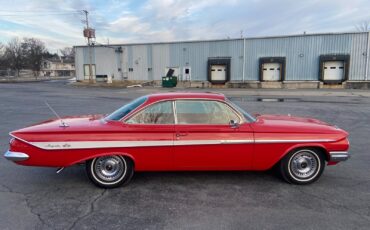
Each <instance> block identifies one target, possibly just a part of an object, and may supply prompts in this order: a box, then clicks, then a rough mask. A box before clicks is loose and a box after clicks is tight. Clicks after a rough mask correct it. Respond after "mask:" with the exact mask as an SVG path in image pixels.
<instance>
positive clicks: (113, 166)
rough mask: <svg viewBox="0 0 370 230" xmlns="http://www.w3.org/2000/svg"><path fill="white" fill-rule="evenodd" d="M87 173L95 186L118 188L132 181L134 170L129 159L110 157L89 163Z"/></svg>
mask: <svg viewBox="0 0 370 230" xmlns="http://www.w3.org/2000/svg"><path fill="white" fill-rule="evenodd" d="M86 172H87V175H88V176H89V178H90V180H91V181H92V182H93V183H94V184H95V185H97V186H99V187H102V188H116V187H119V186H121V185H123V184H125V183H128V182H129V181H130V179H131V177H132V176H133V173H134V169H133V164H132V161H131V160H130V159H129V158H126V157H123V156H120V155H110V156H102V157H97V158H94V159H92V160H90V161H88V162H87V164H86Z"/></svg>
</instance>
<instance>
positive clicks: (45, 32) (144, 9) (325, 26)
mask: <svg viewBox="0 0 370 230" xmlns="http://www.w3.org/2000/svg"><path fill="white" fill-rule="evenodd" d="M0 6H1V8H0V42H1V43H3V44H6V43H7V42H8V41H9V40H10V39H12V38H13V37H20V38H21V37H34V38H38V39H40V40H42V41H44V42H45V44H46V46H47V48H48V49H49V51H51V52H56V51H57V50H58V49H61V48H63V47H71V46H74V45H84V44H86V40H85V39H84V37H83V35H82V30H83V28H84V24H83V22H82V20H83V19H84V14H83V13H81V11H82V10H87V11H89V20H90V25H91V27H93V28H95V29H96V42H97V43H101V44H106V43H108V42H109V43H110V44H115V43H116V44H117V43H138V42H163V41H178V40H199V39H224V38H237V37H241V36H242V35H243V36H244V37H259V36H274V35H291V34H302V33H303V32H306V33H326V32H351V31H356V25H358V24H359V23H362V22H365V21H367V22H370V1H369V0H145V1H144V0H125V1H122V0H121V1H119V0H49V1H48V0H10V1H9V0H0Z"/></svg>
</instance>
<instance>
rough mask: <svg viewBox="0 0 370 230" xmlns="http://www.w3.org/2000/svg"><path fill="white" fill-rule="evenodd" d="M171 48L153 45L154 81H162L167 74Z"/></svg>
mask: <svg viewBox="0 0 370 230" xmlns="http://www.w3.org/2000/svg"><path fill="white" fill-rule="evenodd" d="M169 53H170V47H169V45H168V44H156V45H152V65H153V67H152V68H153V70H152V71H153V79H154V80H161V79H162V76H164V74H165V68H166V67H168V66H169V63H170V55H169Z"/></svg>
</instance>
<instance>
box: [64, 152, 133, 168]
mask: <svg viewBox="0 0 370 230" xmlns="http://www.w3.org/2000/svg"><path fill="white" fill-rule="evenodd" d="M111 155H119V156H123V157H128V158H130V159H131V160H132V162H133V163H134V165H135V158H134V157H133V156H132V155H131V154H129V153H123V152H105V153H97V154H93V155H90V156H88V157H85V158H81V159H79V160H76V161H73V162H71V163H69V164H68V165H67V166H66V167H68V166H71V165H74V164H78V163H82V162H85V161H88V160H92V159H94V158H97V157H103V156H111Z"/></svg>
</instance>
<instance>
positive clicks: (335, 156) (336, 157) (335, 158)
mask: <svg viewBox="0 0 370 230" xmlns="http://www.w3.org/2000/svg"><path fill="white" fill-rule="evenodd" d="M329 155H330V161H331V162H339V161H346V160H348V158H350V153H349V152H347V151H333V152H329Z"/></svg>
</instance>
